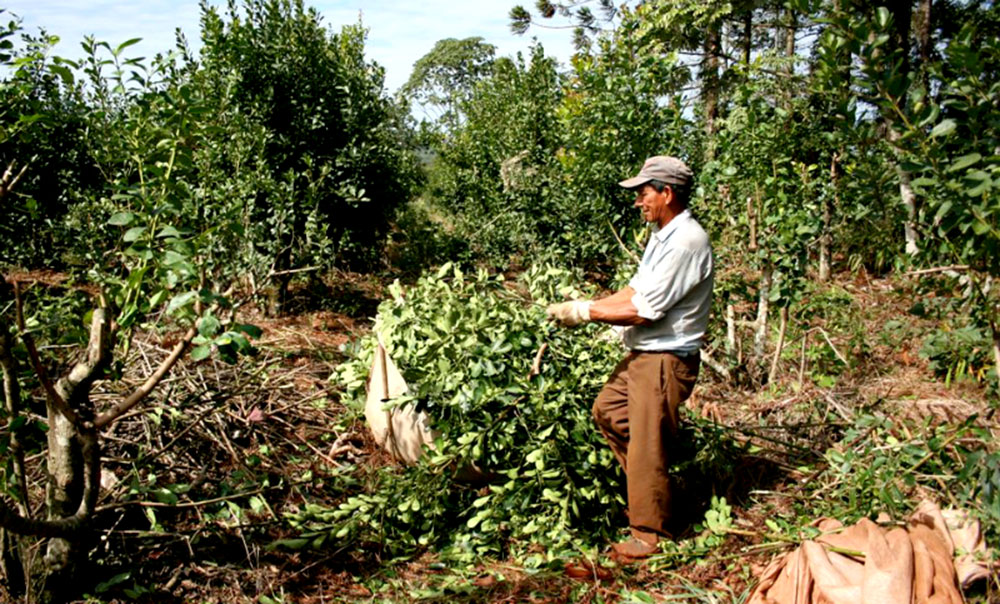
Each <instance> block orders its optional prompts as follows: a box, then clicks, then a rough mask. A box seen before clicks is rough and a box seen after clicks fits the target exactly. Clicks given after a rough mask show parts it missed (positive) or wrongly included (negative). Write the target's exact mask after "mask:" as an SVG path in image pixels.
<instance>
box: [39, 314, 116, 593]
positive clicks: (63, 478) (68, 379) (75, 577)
mask: <svg viewBox="0 0 1000 604" xmlns="http://www.w3.org/2000/svg"><path fill="white" fill-rule="evenodd" d="M109 327H110V326H109V321H108V319H107V317H106V314H105V309H103V308H98V309H94V314H93V319H92V321H91V326H90V343H89V344H88V346H87V358H86V360H84V361H81V362H79V363H77V364H76V365H75V366H74V367H73V368H72V369H71V370H70V372H69V374H67V375H66V376H65V377H63V378H62V379H60V380H59V381H58V382H57V383H56V385H55V390H56V393H57V394H58V396H59V397H61V398H62V400H63V401H65V403H66V405H67V406H68V407H69V408H70V409H72V410H73V411H74V412H75V413H76V414H77V415H78V417H79V420H78V421H77V422H74V421H72V420H70V418H68V417H67V416H66V414H64V413H63V412H62V411H60V410H59V409H58V408H57V407H56V405H55V404H53V403H52V402H51V401H50V402H49V403H48V405H47V407H48V421H49V430H48V433H47V438H48V459H47V461H48V474H49V482H48V486H47V491H46V508H47V511H48V518H49V520H59V519H67V518H70V517H75V518H77V519H78V522H80V523H85V522H87V521H89V519H90V516H91V514H92V513H93V509H94V505H95V503H96V500H97V495H98V490H99V485H100V471H101V470H100V450H99V447H98V444H97V432H96V428H94V423H93V419H94V408H93V403H92V402H91V400H90V391H91V388H92V386H93V384H94V381H95V380H96V379H97V378H98V377H100V375H101V374H102V373H103V372H104V368H105V367H106V366H107V365H108V364H109V362H110V360H111V350H110V342H109V337H108V333H109ZM86 535H87V533H86V532H84V531H77V532H76V533H75V535H74V536H73V537H72V538H70V537H53V538H50V539H49V541H48V543H47V545H46V551H45V557H44V561H45V567H46V576H45V582H44V585H43V587H42V601H44V602H63V601H66V600H68V599H71V597H72V596H75V595H77V593H76V591H77V589H78V585H77V582H78V581H79V578H80V576H81V570H82V568H83V565H84V563H85V562H86V560H87V551H88V550H89V547H90V541H89V539H88V537H87V536H86Z"/></svg>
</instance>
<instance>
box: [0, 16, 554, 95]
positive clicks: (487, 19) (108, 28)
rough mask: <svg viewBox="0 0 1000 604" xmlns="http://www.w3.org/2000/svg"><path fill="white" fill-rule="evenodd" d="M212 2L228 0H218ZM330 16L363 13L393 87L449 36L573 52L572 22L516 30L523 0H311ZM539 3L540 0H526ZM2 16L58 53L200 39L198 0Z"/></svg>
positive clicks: (154, 47)
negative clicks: (85, 44) (93, 44)
mask: <svg viewBox="0 0 1000 604" xmlns="http://www.w3.org/2000/svg"><path fill="white" fill-rule="evenodd" d="M210 3H211V4H212V5H215V6H219V5H224V4H225V2H220V1H219V0H211V2H210ZM305 4H306V6H312V7H314V8H316V9H317V10H318V11H319V13H320V14H321V15H322V16H323V22H324V24H325V25H327V26H328V27H330V28H332V29H333V30H334V31H339V30H340V27H341V26H343V25H346V24H353V23H357V21H358V17H359V15H360V17H361V20H362V23H363V24H364V25H365V26H366V27H367V28H368V30H369V32H368V40H367V42H366V44H365V49H366V50H365V52H366V54H367V55H368V58H369V59H372V60H374V61H376V62H378V63H379V64H380V65H382V66H383V67H385V70H386V89H387V90H388V91H389V92H395V91H396V90H397V89H398V88H399V87H400V86H402V85H403V84H404V83H405V82H406V80H407V79H408V78H409V76H410V72H411V71H412V69H413V63H414V62H416V61H417V60H418V59H419V58H420V57H422V56H423V55H424V54H426V53H427V52H428V51H430V50H431V48H432V47H433V46H434V43H435V42H437V41H438V40H441V39H444V38H467V37H471V36H480V37H482V38H483V39H484V40H485V41H486V42H489V43H490V44H493V45H495V46H496V47H497V56H506V55H513V54H514V53H516V52H518V51H522V52H525V54H527V50H528V47H529V46H530V44H531V41H532V37H537V38H538V40H539V41H540V42H541V43H542V45H543V46H544V47H545V51H546V54H547V55H550V56H554V57H556V58H557V59H558V60H559V61H560V62H562V63H563V64H564V65H565V64H566V63H567V62H568V60H569V57H570V55H571V54H572V41H571V40H572V34H571V32H570V31H569V30H566V29H542V28H537V27H532V29H531V30H530V31H529V32H528V33H527V34H525V35H524V36H515V35H514V34H512V33H511V32H510V28H509V26H508V23H509V19H508V17H507V15H508V13H509V12H510V9H511V7H513V6H514V5H515V4H518V0H471V1H466V2H455V1H453V0H416V1H414V0H368V1H367V2H363V1H360V0H312V1H311V2H310V1H309V0H306V1H305ZM521 4H524V5H526V7H527V8H529V9H530V8H532V6H533V4H534V2H532V1H530V0H522V2H521ZM0 8H3V9H5V10H6V11H7V12H6V13H4V14H2V15H0V23H4V24H6V22H7V21H9V20H10V16H9V14H7V13H13V14H15V15H17V16H19V17H20V18H21V19H22V26H23V27H24V28H25V29H26V30H27V31H28V32H30V33H38V30H39V28H44V29H45V30H46V31H47V32H48V33H49V34H52V35H56V36H59V38H60V42H59V43H58V44H57V45H56V47H55V48H54V49H53V54H56V55H59V56H63V57H67V58H79V57H80V56H81V55H82V51H81V50H80V42H81V41H82V40H83V38H84V36H86V35H93V36H94V37H95V38H96V39H97V40H99V41H100V40H103V41H106V42H108V43H109V44H111V45H112V47H114V46H116V45H118V44H120V43H122V42H124V41H125V40H128V39H131V38H142V39H143V40H142V42H140V43H139V44H137V45H135V46H133V47H132V48H130V49H129V51H127V52H126V53H125V54H126V55H127V56H146V57H152V56H153V55H155V54H156V53H157V52H165V51H168V50H171V49H172V48H173V46H174V30H175V29H177V28H180V29H181V31H183V32H184V34H185V35H186V36H187V38H188V41H189V43H190V44H191V46H192V48H194V49H195V50H197V49H198V48H199V46H200V42H199V35H200V26H199V16H200V9H199V6H198V1H197V0H128V1H126V0H0Z"/></svg>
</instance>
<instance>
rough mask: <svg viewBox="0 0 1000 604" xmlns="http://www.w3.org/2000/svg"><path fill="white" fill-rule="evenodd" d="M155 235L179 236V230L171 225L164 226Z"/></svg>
mask: <svg viewBox="0 0 1000 604" xmlns="http://www.w3.org/2000/svg"><path fill="white" fill-rule="evenodd" d="M156 236H157V237H180V236H181V232H180V231H178V230H177V229H176V228H175V227H173V226H165V227H163V228H162V229H160V232H159V233H157V234H156Z"/></svg>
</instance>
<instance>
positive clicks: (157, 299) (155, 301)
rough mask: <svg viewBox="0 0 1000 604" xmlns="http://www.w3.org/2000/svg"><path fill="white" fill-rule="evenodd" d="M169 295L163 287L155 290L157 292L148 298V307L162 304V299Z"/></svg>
mask: <svg viewBox="0 0 1000 604" xmlns="http://www.w3.org/2000/svg"><path fill="white" fill-rule="evenodd" d="M169 295H170V292H168V291H167V290H165V289H160V290H157V292H156V293H155V294H153V296H152V297H151V298H150V299H149V307H150V308H156V307H157V306H159V305H161V304H163V301H164V300H166V299H167V296H169Z"/></svg>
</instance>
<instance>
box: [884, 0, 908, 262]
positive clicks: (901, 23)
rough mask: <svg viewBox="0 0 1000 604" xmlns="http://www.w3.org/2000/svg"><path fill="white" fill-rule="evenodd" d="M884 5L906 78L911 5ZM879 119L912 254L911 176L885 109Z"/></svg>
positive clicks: (902, 0) (904, 0) (899, 1)
mask: <svg viewBox="0 0 1000 604" xmlns="http://www.w3.org/2000/svg"><path fill="white" fill-rule="evenodd" d="M888 8H889V11H890V12H891V13H892V19H893V30H892V35H891V36H890V48H891V50H893V51H898V52H899V57H900V61H901V63H900V67H899V74H900V75H901V76H902V77H906V75H907V74H909V72H910V60H909V56H910V53H909V48H910V22H911V19H912V17H913V8H912V6H911V4H910V0H894V1H893V2H890V3H889V4H888ZM878 56H879V54H875V55H873V57H878ZM890 56H892V55H890ZM898 103H899V105H900V109H901V110H902V109H903V105H904V104H905V103H906V95H905V94H904V95H901V96H900V98H899V99H898ZM886 111H888V110H886ZM882 119H883V121H884V123H885V126H886V132H887V133H888V135H887V136H888V139H889V142H890V143H892V146H893V154H894V156H895V159H896V161H895V162H894V163H895V165H894V166H893V169H895V171H896V176H897V178H898V179H899V197H900V199H901V200H902V202H903V207H904V208H905V209H906V218H905V220H904V222H903V236H904V237H905V240H906V253H907V254H908V255H910V256H914V255H916V254H917V252H918V250H919V246H918V244H919V237H918V235H917V227H916V223H917V211H918V208H917V205H918V200H917V195H916V193H915V192H914V190H913V185H912V184H911V180H912V179H911V177H910V173H909V172H907V171H906V170H905V169H904V168H903V165H902V159H903V158H902V157H901V156H900V153H899V150H898V149H897V147H896V143H897V141H898V140H899V133H898V132H896V131H895V129H894V128H893V116H892V115H891V114H889V113H888V112H887V113H885V114H883V116H882Z"/></svg>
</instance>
